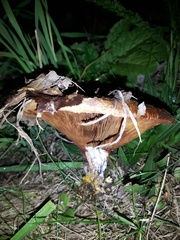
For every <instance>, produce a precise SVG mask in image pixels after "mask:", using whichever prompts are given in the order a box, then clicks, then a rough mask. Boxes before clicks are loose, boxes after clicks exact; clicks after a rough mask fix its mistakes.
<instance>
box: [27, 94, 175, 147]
mask: <svg viewBox="0 0 180 240" xmlns="http://www.w3.org/2000/svg"><path fill="white" fill-rule="evenodd" d="M31 98H33V99H34V100H35V102H36V103H37V112H38V113H39V115H41V118H42V119H43V120H44V121H46V122H47V123H49V124H50V125H52V126H54V127H55V128H56V129H57V130H58V131H60V132H62V133H64V134H65V135H66V136H67V137H68V138H69V139H70V140H72V141H73V142H74V143H75V144H76V145H77V146H78V147H79V148H80V149H81V150H84V149H85V147H86V146H92V147H96V146H98V145H102V144H103V145H104V144H107V143H109V142H114V141H115V140H116V139H117V138H118V136H119V132H120V128H121V125H122V121H123V119H124V117H125V113H124V111H123V107H122V102H121V101H120V100H118V101H117V104H116V107H115V106H114V99H112V98H97V97H94V98H88V97H85V96H83V95H81V94H77V93H75V94H71V95H67V96H58V97H53V98H52V96H51V97H49V96H46V95H45V96H44V97H43V96H42V95H39V94H37V93H35V92H34V93H33V96H32V93H31ZM126 104H127V105H128V107H129V109H130V111H131V112H132V114H133V115H134V118H135V119H136V121H137V124H138V128H139V131H140V133H141V134H142V133H143V132H145V131H146V130H148V129H149V128H151V127H154V126H157V125H159V124H173V123H174V119H173V117H172V116H171V115H170V114H169V113H168V112H167V111H165V110H164V109H159V108H155V107H153V106H150V105H146V111H145V114H144V115H138V114H137V112H138V103H137V102H136V101H127V102H126ZM24 114H25V115H26V114H28V111H26V109H25V112H24ZM105 114H107V115H108V114H109V116H107V117H105V118H104V119H102V120H100V121H98V122H96V123H92V124H90V125H88V126H87V125H81V124H84V123H88V122H91V121H94V120H95V119H98V118H100V117H102V116H103V115H105ZM136 137H138V133H137V130H136V129H135V126H134V123H133V122H132V119H131V117H130V116H129V114H128V115H127V122H126V127H125V130H124V133H123V135H122V138H121V139H120V140H119V141H118V142H117V143H116V144H114V145H112V146H107V147H106V149H107V150H111V149H115V148H118V147H119V146H122V145H124V144H126V143H128V142H130V141H131V140H133V139H135V138H136Z"/></svg>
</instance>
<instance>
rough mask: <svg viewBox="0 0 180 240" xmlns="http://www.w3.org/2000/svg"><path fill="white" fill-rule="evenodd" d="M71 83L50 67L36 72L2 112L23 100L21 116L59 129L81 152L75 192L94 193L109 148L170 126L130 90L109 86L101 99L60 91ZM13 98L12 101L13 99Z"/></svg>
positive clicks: (170, 119) (160, 113)
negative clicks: (82, 162)
mask: <svg viewBox="0 0 180 240" xmlns="http://www.w3.org/2000/svg"><path fill="white" fill-rule="evenodd" d="M71 84H74V83H73V82H72V81H71V80H70V79H68V78H65V77H61V76H58V75H57V74H56V73H55V72H54V71H51V72H49V74H47V75H40V76H39V77H38V78H37V79H36V80H34V81H32V82H31V83H30V84H29V85H27V86H25V87H24V88H22V89H20V90H19V92H18V93H17V94H16V95H15V96H14V98H12V99H11V100H9V101H8V102H7V104H6V105H5V107H4V108H3V110H4V109H5V108H7V107H9V106H12V105H14V104H17V103H19V102H20V101H22V99H27V101H26V103H25V106H24V108H23V115H24V117H26V118H31V117H34V118H40V119H42V120H44V121H45V122H47V123H48V124H50V125H52V126H54V127H55V128H56V129H57V130H58V131H60V132H62V133H63V134H64V135H66V137H67V138H68V139H70V140H71V141H72V142H73V143H74V144H76V145H77V146H78V147H79V148H80V150H81V152H82V153H83V154H84V155H85V157H86V160H87V163H86V165H85V172H86V175H85V176H84V177H83V181H82V184H81V190H82V189H83V188H91V190H92V191H93V193H94V194H95V195H96V194H97V193H99V192H101V191H102V189H101V188H100V186H99V185H100V184H101V183H102V181H103V178H104V171H105V169H106V167H107V161H108V158H109V155H110V152H111V150H113V149H116V148H118V147H119V146H122V145H124V144H126V143H128V142H130V141H131V140H133V139H135V138H137V137H138V136H139V139H140V141H141V134H142V133H143V132H145V131H146V130H148V129H149V128H151V127H154V126H157V125H159V124H173V123H174V119H173V117H172V116H171V115H170V114H169V113H168V112H167V111H165V110H164V109H159V108H156V107H153V106H150V105H146V104H145V103H144V102H142V103H140V104H138V102H137V101H135V100H132V94H131V92H127V93H126V92H123V91H120V90H114V91H113V92H111V93H110V95H109V96H107V97H97V96H94V97H88V96H86V95H85V93H84V94H79V93H78V91H75V92H73V93H71V94H65V93H64V91H65V90H66V89H68V87H69V86H70V85H71ZM13 99H14V100H13Z"/></svg>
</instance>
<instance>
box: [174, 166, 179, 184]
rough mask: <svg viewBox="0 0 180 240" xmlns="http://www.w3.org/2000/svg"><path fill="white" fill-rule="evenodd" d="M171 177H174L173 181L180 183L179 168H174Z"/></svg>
mask: <svg viewBox="0 0 180 240" xmlns="http://www.w3.org/2000/svg"><path fill="white" fill-rule="evenodd" d="M173 175H174V177H175V179H176V180H177V181H179V182H180V167H176V168H175V169H174V174H173Z"/></svg>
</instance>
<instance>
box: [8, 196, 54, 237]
mask: <svg viewBox="0 0 180 240" xmlns="http://www.w3.org/2000/svg"><path fill="white" fill-rule="evenodd" d="M55 208H56V205H55V204H54V203H53V202H51V201H48V202H47V203H46V204H45V205H44V206H43V207H42V208H41V209H40V210H39V211H38V212H37V213H36V214H35V215H34V216H33V217H32V218H31V219H30V220H29V221H28V222H27V223H26V224H25V225H24V226H23V227H22V228H21V229H20V230H19V231H18V232H17V233H16V234H15V235H14V236H13V237H12V238H11V240H21V239H23V238H24V237H25V236H26V235H27V234H29V233H30V232H31V231H32V230H33V229H35V228H36V227H37V226H38V225H39V224H41V223H42V222H43V221H44V219H45V218H46V217H47V216H48V215H49V214H50V213H51V212H52V211H53V210H54V209H55Z"/></svg>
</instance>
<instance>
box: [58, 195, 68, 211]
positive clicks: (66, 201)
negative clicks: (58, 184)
mask: <svg viewBox="0 0 180 240" xmlns="http://www.w3.org/2000/svg"><path fill="white" fill-rule="evenodd" d="M59 200H60V203H62V202H63V207H64V209H66V208H67V205H68V203H69V197H68V195H67V194H66V193H62V194H61V195H60V197H59Z"/></svg>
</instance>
